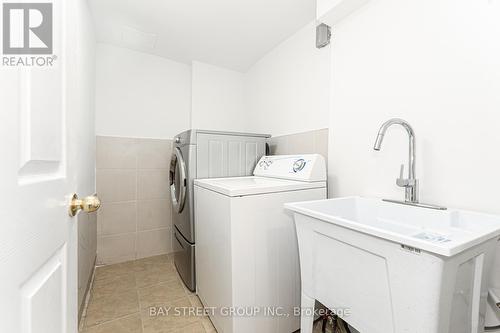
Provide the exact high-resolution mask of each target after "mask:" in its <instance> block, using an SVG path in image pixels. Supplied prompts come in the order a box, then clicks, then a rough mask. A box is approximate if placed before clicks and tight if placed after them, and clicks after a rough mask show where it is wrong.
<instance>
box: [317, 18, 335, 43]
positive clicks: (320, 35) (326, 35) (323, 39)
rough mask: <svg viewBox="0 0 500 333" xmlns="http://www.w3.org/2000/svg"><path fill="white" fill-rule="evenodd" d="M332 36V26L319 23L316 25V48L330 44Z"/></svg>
mask: <svg viewBox="0 0 500 333" xmlns="http://www.w3.org/2000/svg"><path fill="white" fill-rule="evenodd" d="M331 37H332V28H331V27H330V26H329V25H326V24H324V23H321V24H320V25H318V26H317V27H316V47H317V48H318V49H320V48H322V47H325V46H327V45H328V44H330V38H331Z"/></svg>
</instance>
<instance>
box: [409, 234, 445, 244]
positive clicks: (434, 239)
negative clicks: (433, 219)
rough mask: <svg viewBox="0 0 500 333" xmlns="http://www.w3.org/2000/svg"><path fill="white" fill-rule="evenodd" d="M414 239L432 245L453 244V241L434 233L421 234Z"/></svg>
mask: <svg viewBox="0 0 500 333" xmlns="http://www.w3.org/2000/svg"><path fill="white" fill-rule="evenodd" d="M413 237H414V238H418V239H422V240H426V241H428V242H431V243H447V242H451V239H449V238H448V237H446V236H443V235H440V234H435V233H432V232H420V233H418V234H416V235H414V236H413Z"/></svg>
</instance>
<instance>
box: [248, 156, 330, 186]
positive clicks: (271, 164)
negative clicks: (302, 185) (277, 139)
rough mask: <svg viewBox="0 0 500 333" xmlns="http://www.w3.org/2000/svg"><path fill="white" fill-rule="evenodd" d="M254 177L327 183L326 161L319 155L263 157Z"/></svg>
mask: <svg viewBox="0 0 500 333" xmlns="http://www.w3.org/2000/svg"><path fill="white" fill-rule="evenodd" d="M253 174H254V176H262V177H271V178H281V179H290V180H298V181H305V182H319V181H326V165H325V159H324V158H323V156H321V155H319V154H305V155H274V156H263V157H262V158H261V159H260V161H259V162H258V163H257V166H256V167H255V170H254V173H253Z"/></svg>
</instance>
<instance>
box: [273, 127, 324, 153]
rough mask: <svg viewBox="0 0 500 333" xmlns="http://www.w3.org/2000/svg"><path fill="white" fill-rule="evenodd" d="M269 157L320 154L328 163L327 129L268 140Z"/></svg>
mask: <svg viewBox="0 0 500 333" xmlns="http://www.w3.org/2000/svg"><path fill="white" fill-rule="evenodd" d="M268 144H269V148H270V153H271V155H293V154H321V155H323V157H324V158H325V161H328V128H323V129H319V130H315V131H308V132H302V133H294V134H289V135H283V136H275V137H272V138H270V139H269V140H268Z"/></svg>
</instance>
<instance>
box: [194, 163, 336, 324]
mask: <svg viewBox="0 0 500 333" xmlns="http://www.w3.org/2000/svg"><path fill="white" fill-rule="evenodd" d="M194 185H195V190H194V192H195V200H194V202H195V224H196V244H197V251H196V272H197V292H198V296H199V297H200V299H201V301H202V303H203V304H204V306H205V307H206V308H207V309H208V312H209V315H210V318H211V320H212V322H213V324H214V325H215V328H216V329H217V331H218V332H219V333H255V332H259V333H291V332H294V331H296V330H297V329H299V327H300V323H299V322H300V317H299V316H294V313H293V311H294V308H299V307H300V269H299V256H298V248H297V238H296V233H295V225H294V223H293V218H292V216H291V215H289V214H288V213H287V212H286V211H285V210H284V207H283V205H284V204H285V203H287V202H298V201H308V200H319V199H324V198H326V192H327V189H326V166H325V160H324V158H323V157H322V156H321V155H315V154H311V155H300V156H265V157H263V158H261V160H260V161H259V163H258V164H257V166H256V167H255V170H254V176H253V177H236V178H216V179H203V180H195V181H194Z"/></svg>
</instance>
